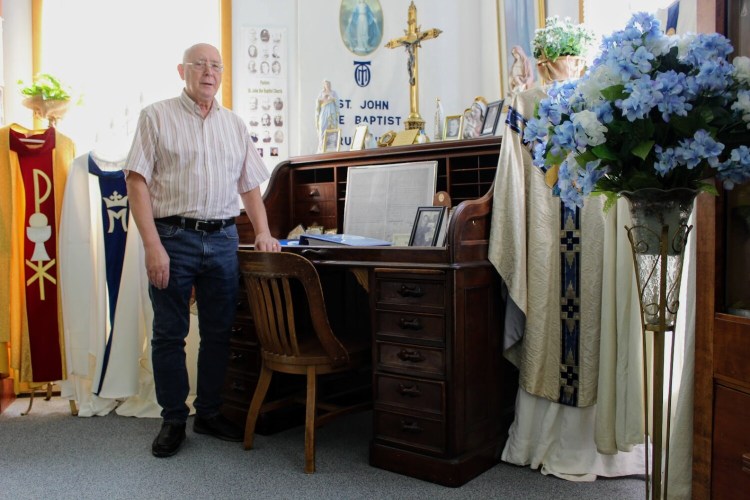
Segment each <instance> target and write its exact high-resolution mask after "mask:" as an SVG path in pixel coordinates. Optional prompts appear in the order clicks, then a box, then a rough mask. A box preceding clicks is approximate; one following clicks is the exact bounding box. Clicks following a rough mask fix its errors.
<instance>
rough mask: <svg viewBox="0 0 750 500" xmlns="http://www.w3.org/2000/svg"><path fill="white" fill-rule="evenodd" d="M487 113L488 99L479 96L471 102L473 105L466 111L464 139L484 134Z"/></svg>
mask: <svg viewBox="0 0 750 500" xmlns="http://www.w3.org/2000/svg"><path fill="white" fill-rule="evenodd" d="M486 114H487V100H486V99H485V98H484V97H482V96H479V97H477V98H475V99H474V102H473V103H471V107H470V108H469V109H467V110H466V112H465V113H464V131H463V136H464V139H471V138H472V137H479V136H480V135H482V125H483V124H484V116H485V115H486Z"/></svg>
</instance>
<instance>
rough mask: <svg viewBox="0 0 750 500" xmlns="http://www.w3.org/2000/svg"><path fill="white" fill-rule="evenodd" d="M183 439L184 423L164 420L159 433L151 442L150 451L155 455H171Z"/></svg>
mask: <svg viewBox="0 0 750 500" xmlns="http://www.w3.org/2000/svg"><path fill="white" fill-rule="evenodd" d="M183 441H185V424H184V423H176V422H164V423H163V424H161V430H160V431H159V435H158V436H156V439H154V442H153V443H152V444H151V453H153V455H154V456H155V457H159V458H164V457H171V456H172V455H174V454H175V453H177V450H179V449H180V445H181V444H182V442H183Z"/></svg>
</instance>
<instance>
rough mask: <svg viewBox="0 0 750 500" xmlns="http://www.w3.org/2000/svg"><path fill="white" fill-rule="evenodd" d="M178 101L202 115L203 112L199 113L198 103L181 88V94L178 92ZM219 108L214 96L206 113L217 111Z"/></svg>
mask: <svg viewBox="0 0 750 500" xmlns="http://www.w3.org/2000/svg"><path fill="white" fill-rule="evenodd" d="M180 102H182V105H183V106H185V108H187V109H188V110H190V111H192V112H194V113H196V114H198V115H200V116H203V113H201V109H200V106H198V103H196V102H195V101H194V100H192V99H191V98H190V96H189V95H188V93H187V90H185V89H182V94H180ZM220 108H221V106H219V101H217V100H216V98H215V97H214V103H213V104H212V105H211V109H210V110H209V112H208V114H209V115H210V114H211V113H218V110H219V109H220Z"/></svg>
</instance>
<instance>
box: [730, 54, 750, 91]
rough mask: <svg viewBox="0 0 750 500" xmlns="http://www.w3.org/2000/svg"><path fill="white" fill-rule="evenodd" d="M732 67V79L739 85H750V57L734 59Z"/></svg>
mask: <svg viewBox="0 0 750 500" xmlns="http://www.w3.org/2000/svg"><path fill="white" fill-rule="evenodd" d="M732 65H734V78H735V79H736V80H737V81H738V82H740V83H744V84H746V85H747V84H750V57H745V56H742V57H735V58H734V60H733V61H732Z"/></svg>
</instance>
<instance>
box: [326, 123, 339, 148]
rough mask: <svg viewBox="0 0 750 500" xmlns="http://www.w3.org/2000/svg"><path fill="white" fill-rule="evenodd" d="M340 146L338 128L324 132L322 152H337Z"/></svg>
mask: <svg viewBox="0 0 750 500" xmlns="http://www.w3.org/2000/svg"><path fill="white" fill-rule="evenodd" d="M340 145H341V129H340V128H329V129H328V130H326V131H325V136H324V140H323V152H324V153H331V152H334V151H338V150H339V147H340Z"/></svg>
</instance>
